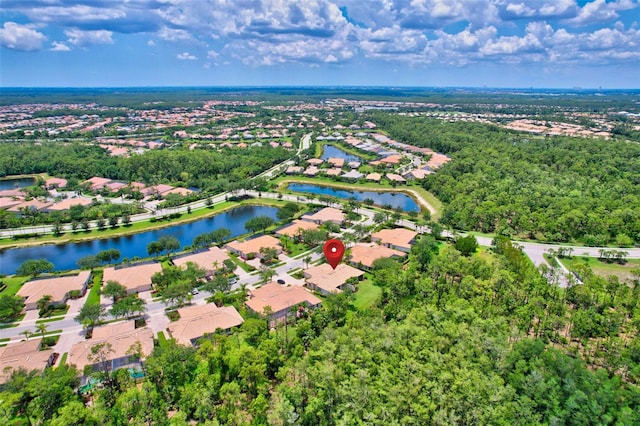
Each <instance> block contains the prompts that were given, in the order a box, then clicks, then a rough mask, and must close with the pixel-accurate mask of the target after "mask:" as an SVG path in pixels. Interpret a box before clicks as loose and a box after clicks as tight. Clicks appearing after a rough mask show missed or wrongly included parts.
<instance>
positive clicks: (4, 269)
mask: <svg viewBox="0 0 640 426" xmlns="http://www.w3.org/2000/svg"><path fill="white" fill-rule="evenodd" d="M277 213H278V208H277V207H271V206H257V205H245V206H240V207H236V208H234V209H231V210H228V211H226V212H223V213H220V214H218V215H215V216H211V217H208V218H204V219H200V220H197V221H194V222H189V223H182V224H178V225H174V226H171V227H167V228H162V229H155V230H152V231H146V232H140V233H138V234H131V235H126V236H122V237H115V238H105V239H96V240H92V241H84V242H77V243H69V244H56V245H42V246H34V247H18V248H12V249H6V250H4V251H2V252H0V274H4V275H10V274H14V273H15V271H16V270H17V269H18V267H19V266H20V265H21V264H22V262H24V261H25V260H28V259H47V260H48V261H50V262H51V263H53V265H54V266H55V270H56V271H65V270H69V269H76V268H77V267H78V266H77V262H78V260H79V259H81V258H83V257H85V256H89V255H95V254H97V253H98V252H100V251H102V250H108V249H117V250H119V251H120V255H121V257H120V259H119V260H122V259H124V258H129V259H133V258H134V257H140V258H142V257H147V256H148V253H147V244H149V243H150V242H152V241H157V240H158V239H159V238H160V237H164V236H173V237H175V238H177V239H178V241H180V245H181V248H184V247H186V246H189V245H191V244H192V243H193V239H194V238H195V237H196V236H198V235H200V234H204V233H206V232H211V231H213V230H215V229H219V228H228V229H229V230H231V237H232V238H233V237H237V236H239V235H242V234H245V233H246V232H247V231H246V229H245V228H244V224H245V223H246V221H247V220H249V219H251V218H253V217H256V216H269V217H270V218H272V219H273V220H274V221H277V220H278V219H277V216H276V215H277Z"/></svg>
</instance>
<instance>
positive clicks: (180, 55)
mask: <svg viewBox="0 0 640 426" xmlns="http://www.w3.org/2000/svg"><path fill="white" fill-rule="evenodd" d="M176 57H177V58H178V59H181V60H183V61H187V60H188V61H195V60H196V59H198V58H197V57H196V56H194V55H192V54H190V53H189V52H182V53H178V55H177V56H176Z"/></svg>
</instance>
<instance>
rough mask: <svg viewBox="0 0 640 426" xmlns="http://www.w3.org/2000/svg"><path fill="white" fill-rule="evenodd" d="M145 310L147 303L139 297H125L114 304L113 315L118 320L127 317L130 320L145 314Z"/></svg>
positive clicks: (133, 295)
mask: <svg viewBox="0 0 640 426" xmlns="http://www.w3.org/2000/svg"><path fill="white" fill-rule="evenodd" d="M145 310H146V302H145V301H144V300H142V299H140V298H139V297H138V296H137V295H135V294H131V295H129V296H127V297H123V298H122V299H120V300H118V301H117V302H116V303H114V304H113V308H111V315H113V316H114V317H116V318H122V317H125V318H127V319H129V318H131V317H132V316H134V315H135V314H138V315H141V314H143V313H144V311H145Z"/></svg>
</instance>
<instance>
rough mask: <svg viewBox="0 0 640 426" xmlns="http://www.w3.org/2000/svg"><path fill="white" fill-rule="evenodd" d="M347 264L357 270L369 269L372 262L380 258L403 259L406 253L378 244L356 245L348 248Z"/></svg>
mask: <svg viewBox="0 0 640 426" xmlns="http://www.w3.org/2000/svg"><path fill="white" fill-rule="evenodd" d="M350 250H351V257H350V259H349V262H350V263H351V264H353V265H355V266H356V267H358V268H364V269H367V270H369V269H371V268H372V267H373V262H375V261H376V260H377V259H381V258H389V257H405V256H407V253H405V252H402V251H400V250H395V249H392V248H389V247H385V246H381V245H378V244H374V243H370V244H366V243H358V244H355V245H354V246H353V247H351V248H350Z"/></svg>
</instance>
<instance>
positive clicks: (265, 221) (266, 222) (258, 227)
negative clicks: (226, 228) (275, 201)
mask: <svg viewBox="0 0 640 426" xmlns="http://www.w3.org/2000/svg"><path fill="white" fill-rule="evenodd" d="M273 224H274V221H273V219H271V218H270V217H269V216H256V217H253V218H251V219H249V220H247V221H246V222H245V224H244V227H245V229H246V230H247V231H249V232H251V233H252V234H255V233H257V232H260V231H264V230H265V229H267V228H268V227H270V226H272V225H273Z"/></svg>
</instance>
